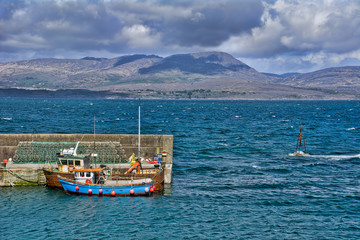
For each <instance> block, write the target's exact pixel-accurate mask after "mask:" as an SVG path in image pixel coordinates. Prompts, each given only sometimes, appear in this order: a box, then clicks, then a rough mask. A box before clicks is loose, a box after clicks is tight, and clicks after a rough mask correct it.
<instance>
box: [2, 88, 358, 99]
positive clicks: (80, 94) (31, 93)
mask: <svg viewBox="0 0 360 240" xmlns="http://www.w3.org/2000/svg"><path fill="white" fill-rule="evenodd" d="M140 92H141V98H142V99H149V100H151V99H153V100H212V101H215V100H230V101H232V100H233V101H237V100H239V101H241V100H243V101H336V100H338V101H359V100H360V99H356V98H336V97H333V98H283V97H278V98H277V97H273V98H266V97H264V98H261V97H258V98H251V97H249V98H246V97H242V98H239V97H229V96H228V97H226V96H223V97H222V96H217V97H212V96H208V97H201V96H200V97H199V96H196V97H191V98H189V97H186V94H183V95H182V96H181V95H180V96H179V95H178V92H175V93H176V94H174V92H166V94H167V95H156V92H155V91H151V92H149V91H140ZM180 92H181V91H180ZM171 94H173V95H171ZM138 96H139V95H138V91H135V90H133V91H124V92H112V91H108V90H101V91H92V90H88V89H22V88H0V98H7V97H11V98H64V99H69V98H75V99H85V98H89V99H137V98H138Z"/></svg>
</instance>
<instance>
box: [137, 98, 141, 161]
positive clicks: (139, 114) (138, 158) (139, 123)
mask: <svg viewBox="0 0 360 240" xmlns="http://www.w3.org/2000/svg"><path fill="white" fill-rule="evenodd" d="M140 93H141V92H140V91H139V92H138V94H139V124H138V125H139V131H138V134H139V145H138V159H139V160H140Z"/></svg>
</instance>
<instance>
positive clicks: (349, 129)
mask: <svg viewBox="0 0 360 240" xmlns="http://www.w3.org/2000/svg"><path fill="white" fill-rule="evenodd" d="M355 129H356V128H354V127H352V128H348V129H346V131H351V130H355Z"/></svg>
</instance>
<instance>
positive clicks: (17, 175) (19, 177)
mask: <svg viewBox="0 0 360 240" xmlns="http://www.w3.org/2000/svg"><path fill="white" fill-rule="evenodd" d="M2 169H5V170H6V171H7V173H10V174H11V175H13V176H14V177H16V178H18V179H21V180H23V181H25V182H29V183H39V180H38V181H36V182H35V181H30V180H27V179H25V178H23V177H22V176H20V175H19V174H17V173H15V172H13V171H11V170H10V169H8V168H6V167H2ZM35 175H36V176H39V174H30V175H25V176H35ZM9 183H10V185H13V184H12V182H10V180H9Z"/></svg>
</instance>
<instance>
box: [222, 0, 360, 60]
mask: <svg viewBox="0 0 360 240" xmlns="http://www.w3.org/2000/svg"><path fill="white" fill-rule="evenodd" d="M264 6H265V10H264V12H263V15H262V18H261V20H262V25H261V26H260V27H255V28H253V29H252V31H251V33H247V34H241V35H237V36H236V35H234V36H232V37H231V38H230V39H229V40H228V41H225V42H223V43H222V44H221V46H220V48H222V47H224V48H227V49H228V50H229V51H233V52H237V54H238V55H242V56H247V57H271V56H276V55H279V54H283V53H292V54H300V55H302V54H307V53H308V52H312V51H314V52H318V51H324V52H329V53H345V52H349V51H352V50H354V49H358V48H359V47H360V46H359V41H358V39H360V3H359V2H358V1H284V0H278V1H276V2H275V3H273V4H265V5H264Z"/></svg>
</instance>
